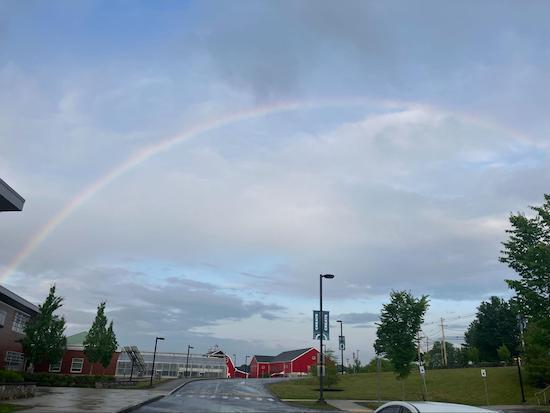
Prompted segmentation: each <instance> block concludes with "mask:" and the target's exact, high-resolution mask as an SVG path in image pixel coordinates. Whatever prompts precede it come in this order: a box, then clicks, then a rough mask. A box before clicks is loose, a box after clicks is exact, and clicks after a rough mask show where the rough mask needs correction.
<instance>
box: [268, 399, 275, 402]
mask: <svg viewBox="0 0 550 413" xmlns="http://www.w3.org/2000/svg"><path fill="white" fill-rule="evenodd" d="M267 400H269V401H270V402H274V401H275V400H273V399H267Z"/></svg>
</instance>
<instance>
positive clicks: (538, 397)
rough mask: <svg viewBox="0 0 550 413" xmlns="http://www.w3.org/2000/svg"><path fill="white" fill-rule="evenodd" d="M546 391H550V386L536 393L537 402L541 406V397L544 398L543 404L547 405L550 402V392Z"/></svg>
mask: <svg viewBox="0 0 550 413" xmlns="http://www.w3.org/2000/svg"><path fill="white" fill-rule="evenodd" d="M546 393H550V386H548V387H546V388H545V389H542V390H541V391H538V392H536V393H535V397H536V398H537V404H538V405H539V406H541V402H540V401H541V399H542V405H547V404H548V402H550V400H549V396H550V394H546Z"/></svg>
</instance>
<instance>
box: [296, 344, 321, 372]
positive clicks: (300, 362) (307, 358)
mask: <svg viewBox="0 0 550 413" xmlns="http://www.w3.org/2000/svg"><path fill="white" fill-rule="evenodd" d="M318 354H319V350H317V349H315V348H312V349H311V350H309V351H307V352H305V353H304V354H302V355H301V356H300V357H298V358H297V359H296V360H294V361H293V362H292V372H293V373H309V367H310V366H313V365H315V364H317V355H318Z"/></svg>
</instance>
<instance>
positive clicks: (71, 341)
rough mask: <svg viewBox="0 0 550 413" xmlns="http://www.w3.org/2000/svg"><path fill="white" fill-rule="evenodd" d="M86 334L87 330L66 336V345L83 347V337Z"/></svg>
mask: <svg viewBox="0 0 550 413" xmlns="http://www.w3.org/2000/svg"><path fill="white" fill-rule="evenodd" d="M87 335H88V332H87V331H81V332H80V333H76V334H73V335H72V336H68V337H67V347H84V339H85V338H86V336H87Z"/></svg>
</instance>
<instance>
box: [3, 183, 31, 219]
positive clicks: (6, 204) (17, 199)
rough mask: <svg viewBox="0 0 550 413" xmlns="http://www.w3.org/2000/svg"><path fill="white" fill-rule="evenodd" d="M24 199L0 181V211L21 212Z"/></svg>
mask: <svg viewBox="0 0 550 413" xmlns="http://www.w3.org/2000/svg"><path fill="white" fill-rule="evenodd" d="M24 203H25V199H23V197H22V196H21V195H19V194H18V193H17V192H15V191H14V190H13V189H12V188H11V187H10V186H9V185H8V184H7V183H5V182H4V181H2V179H0V211H21V210H22V209H23V204H24Z"/></svg>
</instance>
